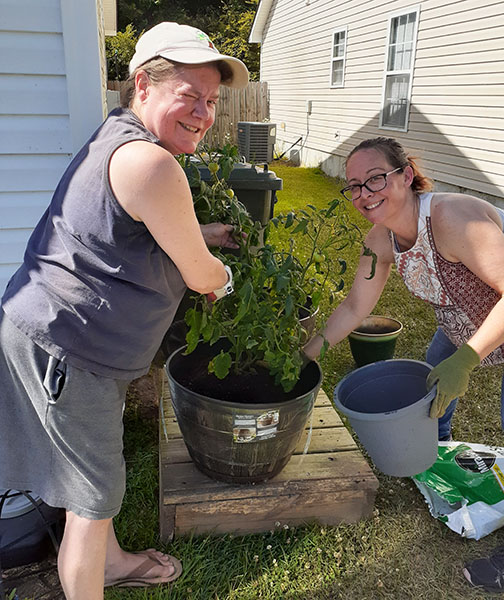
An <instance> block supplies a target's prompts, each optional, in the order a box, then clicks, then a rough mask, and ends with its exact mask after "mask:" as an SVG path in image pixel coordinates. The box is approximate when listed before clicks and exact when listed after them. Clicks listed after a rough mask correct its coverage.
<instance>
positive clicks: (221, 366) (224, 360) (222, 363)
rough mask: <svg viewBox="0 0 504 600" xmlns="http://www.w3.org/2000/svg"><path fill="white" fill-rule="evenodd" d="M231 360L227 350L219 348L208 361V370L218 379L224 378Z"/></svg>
mask: <svg viewBox="0 0 504 600" xmlns="http://www.w3.org/2000/svg"><path fill="white" fill-rule="evenodd" d="M232 362H233V361H232V359H231V355H230V354H229V352H224V350H221V351H220V352H219V354H217V356H216V357H215V358H213V359H212V360H211V361H210V362H209V363H208V372H209V373H213V374H214V375H215V376H216V377H217V378H218V379H224V377H226V376H227V374H228V373H229V369H230V368H231V363H232Z"/></svg>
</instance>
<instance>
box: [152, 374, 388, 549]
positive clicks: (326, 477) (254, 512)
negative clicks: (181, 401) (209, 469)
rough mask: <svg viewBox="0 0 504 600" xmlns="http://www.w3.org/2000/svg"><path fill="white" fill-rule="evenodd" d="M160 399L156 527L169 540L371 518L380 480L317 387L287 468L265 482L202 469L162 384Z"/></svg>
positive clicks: (324, 395) (335, 523)
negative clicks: (227, 478) (220, 477)
mask: <svg viewBox="0 0 504 600" xmlns="http://www.w3.org/2000/svg"><path fill="white" fill-rule="evenodd" d="M163 388H164V389H163V395H162V401H161V403H160V446H159V447H160V451H159V461H160V469H159V473H160V511H159V512H160V532H161V538H162V539H163V540H164V541H168V540H170V539H172V538H173V536H176V535H182V534H188V533H191V532H193V533H197V534H199V533H226V532H227V533H230V532H235V533H240V534H244V533H254V532H260V531H267V530H270V529H274V527H275V523H276V522H280V523H281V524H282V525H283V524H288V525H293V526H294V525H300V524H302V523H306V522H310V521H318V522H320V523H322V524H327V525H337V524H338V523H341V522H345V523H352V522H355V521H357V520H359V519H362V518H365V517H367V516H369V515H370V513H371V512H372V510H373V505H374V499H375V495H376V490H377V488H378V480H377V479H376V477H375V476H374V474H373V472H372V470H371V469H370V467H369V465H368V463H367V462H366V460H365V459H364V457H363V456H362V454H361V452H360V451H359V450H358V448H357V446H356V444H355V442H354V441H353V439H352V437H351V436H350V434H349V433H348V431H347V429H346V428H345V427H344V425H343V423H342V422H341V420H340V418H339V417H338V415H337V413H336V411H335V410H334V408H333V407H332V405H331V403H330V401H329V399H328V397H327V396H326V394H325V393H324V392H323V391H320V392H319V394H318V397H317V399H316V402H315V407H314V409H313V418H312V434H311V440H310V444H309V448H308V451H307V452H306V454H305V453H304V450H305V446H306V441H307V437H308V434H309V429H310V428H309V423H308V425H307V428H306V430H305V431H304V433H303V436H302V438H301V440H300V442H299V444H298V446H297V448H296V450H295V452H294V454H293V456H292V458H291V460H290V461H289V463H288V464H287V466H286V467H285V468H284V469H283V471H281V472H280V473H279V474H278V475H276V476H275V477H274V478H273V479H270V480H269V481H266V482H262V483H257V484H230V483H223V482H220V481H215V480H214V479H211V478H209V477H207V476H206V475H204V474H203V473H201V472H200V471H199V470H198V469H197V467H196V466H195V464H194V463H193V461H192V460H191V458H190V456H189V453H188V451H187V449H186V446H185V444H184V441H183V439H182V435H181V433H180V429H179V426H178V424H177V421H176V419H175V415H174V412H173V408H172V403H171V398H170V392H169V388H168V382H167V381H165V382H164V386H163Z"/></svg>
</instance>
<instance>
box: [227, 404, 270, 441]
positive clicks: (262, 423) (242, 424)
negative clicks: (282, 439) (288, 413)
mask: <svg viewBox="0 0 504 600" xmlns="http://www.w3.org/2000/svg"><path fill="white" fill-rule="evenodd" d="M278 419H279V411H278V410H269V411H267V412H264V413H262V414H260V415H258V416H255V415H234V417H233V441H234V442H236V443H237V444H244V443H248V442H256V441H257V442H259V441H261V440H266V439H269V438H272V437H275V436H276V434H277V431H278Z"/></svg>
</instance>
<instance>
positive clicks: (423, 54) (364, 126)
mask: <svg viewBox="0 0 504 600" xmlns="http://www.w3.org/2000/svg"><path fill="white" fill-rule="evenodd" d="M415 6H420V15H419V28H418V38H417V46H416V59H415V62H414V73H413V86H412V98H411V110H410V118H409V126H408V131H407V132H399V131H396V130H390V129H382V128H379V127H378V125H379V115H380V109H381V99H382V83H383V69H384V64H385V49H386V44H387V27H388V17H389V15H390V14H391V13H395V12H396V11H398V10H402V9H409V8H413V7H415ZM262 17H263V18H264V14H263V15H262ZM345 26H347V27H348V34H347V35H348V41H347V53H346V69H345V84H344V87H343V88H335V89H331V88H330V86H329V76H330V65H331V42H332V32H333V31H334V30H335V29H338V28H341V27H345ZM503 58H504V5H503V3H502V1H501V0H493V1H492V0H455V1H451V2H446V1H444V0H443V1H441V0H425V1H423V2H418V3H415V2H411V1H410V2H408V1H405V0H395V1H393V0H391V1H388V2H377V1H376V0H370V1H368V2H362V1H356V0H346V1H343V0H273V1H272V2H271V8H270V10H269V15H268V18H267V20H266V23H265V25H264V28H263V29H262V46H261V80H263V81H267V82H268V88H269V93H270V115H271V121H273V122H276V123H277V124H278V128H277V141H278V143H277V150H278V152H279V153H280V152H283V151H287V156H289V154H291V155H293V156H295V157H298V158H299V159H300V161H301V163H302V164H305V165H314V164H319V163H320V164H321V165H322V168H323V169H324V170H326V171H327V172H328V173H331V174H340V175H341V174H342V173H343V169H342V166H343V159H344V157H345V156H346V154H347V153H348V151H349V150H350V149H351V148H353V147H354V146H355V145H356V144H357V143H359V142H360V141H361V140H363V139H366V138H369V137H375V136H377V135H385V136H390V137H395V138H397V139H399V140H400V141H401V142H402V143H403V144H404V145H405V146H406V147H407V148H408V149H410V150H411V152H412V153H413V154H414V155H415V156H419V157H420V158H421V160H422V164H423V165H424V167H425V168H426V170H427V171H428V172H429V174H430V175H431V176H432V177H433V178H434V179H435V180H436V182H437V189H452V186H457V187H459V188H462V189H467V190H470V191H471V192H472V193H476V194H479V195H482V196H483V197H488V198H489V199H491V200H492V201H495V202H496V203H497V204H500V203H504V201H502V200H500V199H501V198H504V168H503V167H504V133H503V131H504V61H503ZM307 100H312V109H311V114H310V115H308V114H307ZM301 136H302V138H303V140H302V142H301V143H299V144H297V145H296V146H294V147H293V148H292V149H291V150H288V148H289V146H290V145H291V144H293V143H294V142H295V141H296V140H297V139H298V138H299V137H301Z"/></svg>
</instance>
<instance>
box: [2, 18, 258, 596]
mask: <svg viewBox="0 0 504 600" xmlns="http://www.w3.org/2000/svg"><path fill="white" fill-rule="evenodd" d="M130 73H131V75H130V78H129V84H128V86H129V87H128V90H127V93H126V99H125V104H123V106H124V107H123V108H120V109H116V110H114V111H112V112H111V113H110V115H109V116H108V118H107V120H106V121H105V122H104V124H103V125H102V126H101V127H100V128H99V129H98V130H97V131H96V132H95V133H94V134H93V136H92V137H91V138H90V140H89V141H88V142H87V143H86V144H85V145H84V147H83V148H82V149H81V150H80V152H79V153H78V154H77V155H76V156H75V158H74V159H73V161H72V162H71V164H70V166H69V167H68V169H67V170H66V172H65V173H64V174H63V176H62V178H61V181H60V183H59V185H58V187H57V189H56V191H55V193H54V196H53V199H52V201H51V204H50V206H49V207H48V209H47V211H46V212H45V214H44V215H43V217H42V219H41V220H40V222H39V224H38V225H37V227H36V228H35V230H34V232H33V234H32V236H31V238H30V240H29V242H28V246H27V249H26V253H25V258H24V263H23V265H22V266H21V267H20V268H19V270H18V271H17V272H16V273H15V274H14V275H13V277H12V279H11V280H10V282H9V284H8V286H7V288H6V291H5V293H4V296H3V298H2V310H0V380H1V381H2V391H1V393H0V412H1V414H2V418H1V419H0V488H13V489H20V490H31V491H33V493H35V494H37V495H38V496H40V497H41V498H42V499H43V500H44V501H45V502H46V503H47V504H49V505H51V506H57V507H63V508H65V509H66V511H67V512H66V514H67V519H66V526H65V533H64V536H63V540H62V543H61V548H60V552H59V557H58V569H59V574H60V580H61V583H62V586H63V589H64V592H65V595H66V597H67V598H68V599H69V600H100V599H102V598H103V588H104V586H110V585H121V586H145V585H157V584H160V583H166V582H170V581H173V580H174V579H176V577H178V576H179V575H180V573H181V572H182V567H181V565H180V563H179V561H178V560H177V559H175V558H173V557H170V556H168V555H164V554H162V553H161V552H157V551H155V550H146V551H143V552H140V553H134V554H133V553H126V552H124V551H123V550H122V549H121V548H120V547H119V545H118V543H117V540H116V538H115V535H114V531H113V527H112V518H113V517H114V516H115V515H116V514H117V513H118V512H119V510H120V506H121V502H122V498H123V495H124V489H125V481H124V480H125V469H124V459H123V456H122V411H123V407H124V399H125V394H126V389H127V385H128V383H129V382H130V381H131V380H132V379H135V378H137V377H139V376H140V375H142V374H144V373H146V372H147V371H148V369H149V366H150V363H151V361H152V358H153V357H154V354H155V353H156V351H157V349H158V348H159V345H160V343H161V340H162V338H163V335H164V334H165V332H166V330H167V329H168V327H169V325H170V324H171V321H172V319H173V316H174V313H175V310H176V308H177V306H178V303H179V302H180V299H181V298H182V295H183V294H184V291H185V289H186V287H189V288H190V289H192V290H195V291H196V292H200V293H203V294H207V293H210V292H214V294H215V296H216V297H217V298H219V297H222V295H224V294H225V293H230V292H231V291H232V285H231V284H232V276H231V273H230V271H229V269H228V268H227V267H225V265H224V264H223V263H222V262H221V261H220V260H218V259H217V258H215V257H214V256H213V255H212V254H211V253H210V252H209V250H208V247H207V246H208V245H220V246H228V247H233V246H235V244H234V242H233V240H232V231H231V230H230V227H229V226H225V225H222V224H218V223H214V224H210V225H206V226H201V227H200V225H199V224H198V222H197V220H196V216H195V213H194V209H193V203H192V197H191V192H190V189H189V185H188V183H187V180H186V177H185V175H184V172H183V171H182V169H181V168H180V166H179V164H178V163H177V161H176V159H175V158H174V155H176V154H179V153H192V152H194V151H195V149H196V146H197V144H198V142H199V141H200V140H201V139H202V138H203V136H204V135H205V133H206V131H207V130H208V128H209V127H210V126H211V125H212V124H213V122H214V118H215V106H216V103H217V101H218V97H219V86H220V85H221V84H223V85H228V86H232V87H244V86H245V85H246V84H247V82H248V71H247V68H246V67H245V65H244V64H243V63H242V62H241V61H239V60H237V59H235V58H232V57H229V56H225V55H221V54H220V53H219V52H218V51H217V50H216V49H215V47H214V46H213V44H212V42H211V41H210V40H209V39H208V37H207V36H206V35H205V34H204V33H203V32H201V31H199V30H197V29H195V28H193V27H189V26H185V25H178V24H176V23H161V24H160V25H157V26H156V27H154V28H152V29H151V30H149V31H147V32H146V33H145V34H144V35H143V36H142V37H141V38H140V40H139V42H138V44H137V48H136V53H135V55H134V57H133V59H132V61H131V65H130ZM19 439H23V445H22V446H20V444H19V443H18V441H19ZM14 449H15V450H14Z"/></svg>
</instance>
